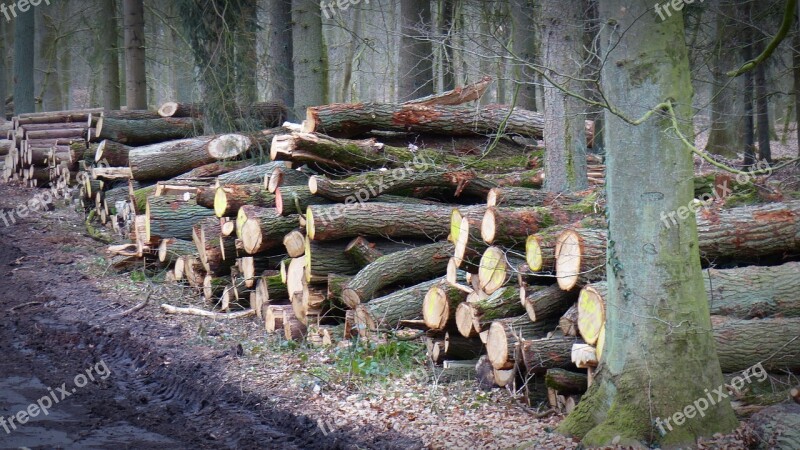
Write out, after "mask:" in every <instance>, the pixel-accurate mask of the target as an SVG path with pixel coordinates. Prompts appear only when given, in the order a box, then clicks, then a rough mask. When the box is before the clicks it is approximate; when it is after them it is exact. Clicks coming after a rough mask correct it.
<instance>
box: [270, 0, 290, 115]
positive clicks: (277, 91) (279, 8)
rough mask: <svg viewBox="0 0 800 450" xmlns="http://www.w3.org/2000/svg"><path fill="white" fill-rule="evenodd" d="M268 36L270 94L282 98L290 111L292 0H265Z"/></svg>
mask: <svg viewBox="0 0 800 450" xmlns="http://www.w3.org/2000/svg"><path fill="white" fill-rule="evenodd" d="M266 5H267V6H266V12H267V14H268V15H269V18H268V21H269V38H268V39H267V45H268V50H267V60H268V61H269V64H268V65H267V70H268V71H269V80H270V83H271V85H272V96H273V98H275V99H280V100H283V103H285V104H286V107H287V108H288V109H289V111H290V113H293V112H294V70H293V66H292V57H293V51H292V49H293V47H292V41H293V39H289V38H288V37H287V36H291V33H292V0H267V3H266Z"/></svg>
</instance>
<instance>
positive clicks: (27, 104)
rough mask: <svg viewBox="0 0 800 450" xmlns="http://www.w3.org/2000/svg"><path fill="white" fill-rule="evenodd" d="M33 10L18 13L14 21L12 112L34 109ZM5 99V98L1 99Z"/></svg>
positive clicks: (27, 111)
mask: <svg viewBox="0 0 800 450" xmlns="http://www.w3.org/2000/svg"><path fill="white" fill-rule="evenodd" d="M35 15H36V14H35V11H34V10H28V11H26V12H23V13H20V14H19V17H17V18H16V19H15V22H14V78H13V82H14V92H13V95H14V114H16V115H20V114H25V113H32V112H34V111H36V104H35V102H34V96H35V93H34V86H33V80H34V73H33V68H34V61H33V55H34V33H35V28H36V27H35V25H34V24H35V21H36V20H35ZM3 101H5V99H3Z"/></svg>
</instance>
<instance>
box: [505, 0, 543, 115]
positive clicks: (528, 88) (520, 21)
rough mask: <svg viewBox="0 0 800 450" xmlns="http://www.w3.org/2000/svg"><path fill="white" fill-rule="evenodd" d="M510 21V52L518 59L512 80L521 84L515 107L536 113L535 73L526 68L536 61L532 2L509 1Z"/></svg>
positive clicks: (529, 0)
mask: <svg viewBox="0 0 800 450" xmlns="http://www.w3.org/2000/svg"><path fill="white" fill-rule="evenodd" d="M511 11H512V13H511V20H512V24H511V26H512V28H511V29H512V37H511V42H512V51H513V53H514V55H515V56H516V57H517V58H519V61H514V62H513V67H514V71H513V79H514V82H515V83H521V85H520V89H519V93H518V94H517V106H519V107H520V108H522V109H528V110H531V111H536V110H537V109H536V85H535V84H534V83H535V82H536V79H537V75H536V74H535V72H533V71H532V70H530V69H529V68H528V66H529V65H531V64H534V63H535V62H536V61H535V59H536V54H537V52H538V50H537V44H536V32H535V26H534V24H535V23H536V22H535V20H534V17H533V15H534V6H533V1H532V0H511Z"/></svg>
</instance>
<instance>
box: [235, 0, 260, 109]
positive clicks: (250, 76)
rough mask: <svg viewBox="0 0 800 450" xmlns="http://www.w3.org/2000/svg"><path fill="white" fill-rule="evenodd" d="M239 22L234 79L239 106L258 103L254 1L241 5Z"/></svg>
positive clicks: (256, 11) (256, 23) (256, 21)
mask: <svg viewBox="0 0 800 450" xmlns="http://www.w3.org/2000/svg"><path fill="white" fill-rule="evenodd" d="M239 21H240V22H241V23H240V24H239V25H238V27H237V31H236V38H235V39H236V40H235V42H236V79H237V83H236V84H237V98H238V100H239V104H241V105H249V104H252V103H255V102H256V101H258V87H257V83H256V72H257V71H258V52H257V51H256V31H257V30H258V5H257V4H256V0H253V1H246V2H243V4H242V12H241V15H240V16H239Z"/></svg>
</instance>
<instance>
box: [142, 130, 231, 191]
mask: <svg viewBox="0 0 800 450" xmlns="http://www.w3.org/2000/svg"><path fill="white" fill-rule="evenodd" d="M212 141H213V136H203V137H199V138H193V139H182V140H178V141H168V142H164V143H161V144H153V145H146V146H143V147H133V148H132V149H131V150H130V152H129V153H128V160H129V164H130V167H131V171H132V172H133V178H134V179H135V180H137V181H147V180H163V179H166V178H169V177H173V176H176V175H180V174H182V173H184V172H188V171H189V170H192V169H194V168H196V167H200V166H203V165H205V164H208V163H211V162H213V161H215V160H216V159H215V158H212V157H211V156H209V154H208V146H209V145H210V143H211V142H212Z"/></svg>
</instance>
